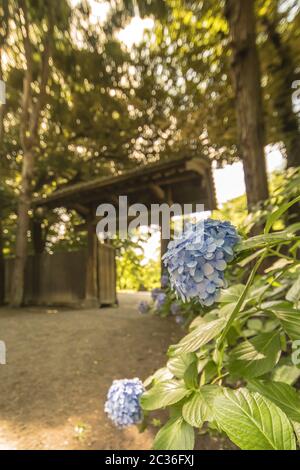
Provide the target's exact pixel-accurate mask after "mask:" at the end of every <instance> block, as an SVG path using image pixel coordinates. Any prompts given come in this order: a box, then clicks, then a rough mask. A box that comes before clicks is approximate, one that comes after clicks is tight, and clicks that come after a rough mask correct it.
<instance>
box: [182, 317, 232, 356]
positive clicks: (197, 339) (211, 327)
mask: <svg viewBox="0 0 300 470" xmlns="http://www.w3.org/2000/svg"><path fill="white" fill-rule="evenodd" d="M225 324H226V320H225V319H224V318H220V319H218V320H213V321H210V322H207V323H203V324H202V325H200V326H198V328H196V329H195V330H193V331H192V332H191V333H189V334H188V335H186V336H185V337H184V338H183V339H182V340H181V341H180V343H178V344H177V345H175V347H174V348H175V352H176V354H177V353H185V352H193V351H197V350H198V349H199V348H201V347H202V346H204V345H205V344H207V343H209V341H211V340H212V339H213V338H215V337H216V336H217V335H218V334H220V333H221V331H222V330H223V328H224V326H225Z"/></svg>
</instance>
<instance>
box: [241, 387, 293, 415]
mask: <svg viewBox="0 0 300 470" xmlns="http://www.w3.org/2000/svg"><path fill="white" fill-rule="evenodd" d="M249 387H250V388H251V390H253V391H255V392H258V393H260V394H261V395H263V396H264V397H266V398H268V399H269V400H271V401H272V402H273V403H275V405H277V406H278V407H279V408H281V409H282V411H284V412H285V414H286V415H287V417H288V418H290V420H292V421H297V422H300V397H299V394H298V393H297V392H296V390H295V389H294V388H293V387H291V385H288V384H285V383H283V382H271V381H267V380H251V382H250V383H249Z"/></svg>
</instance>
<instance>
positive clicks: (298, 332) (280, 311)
mask: <svg viewBox="0 0 300 470" xmlns="http://www.w3.org/2000/svg"><path fill="white" fill-rule="evenodd" d="M271 311H272V313H273V314H274V315H275V316H276V317H277V318H278V320H279V321H280V322H281V324H282V327H283V329H284V331H285V332H286V334H287V335H288V336H289V337H290V338H291V339H293V340H294V339H295V340H296V339H299V338H300V312H299V310H297V309H294V308H291V307H290V308H288V307H280V306H274V307H273V308H272V310H271Z"/></svg>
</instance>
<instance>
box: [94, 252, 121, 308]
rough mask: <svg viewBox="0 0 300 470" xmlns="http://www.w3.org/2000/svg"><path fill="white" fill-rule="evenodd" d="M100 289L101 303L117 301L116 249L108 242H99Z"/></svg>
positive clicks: (109, 303)
mask: <svg viewBox="0 0 300 470" xmlns="http://www.w3.org/2000/svg"><path fill="white" fill-rule="evenodd" d="M98 246H99V248H98V289H99V300H100V304H101V305H112V304H115V303H116V302H117V294H116V262H115V249H114V248H113V247H112V246H111V245H109V244H108V243H99V245H98Z"/></svg>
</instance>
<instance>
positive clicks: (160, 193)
mask: <svg viewBox="0 0 300 470" xmlns="http://www.w3.org/2000/svg"><path fill="white" fill-rule="evenodd" d="M149 189H150V191H151V192H152V194H153V195H154V196H155V197H156V198H157V199H158V200H159V201H160V202H163V201H165V200H166V194H165V191H164V190H163V189H162V188H161V187H160V186H159V185H158V184H154V183H151V184H149Z"/></svg>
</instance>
